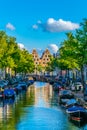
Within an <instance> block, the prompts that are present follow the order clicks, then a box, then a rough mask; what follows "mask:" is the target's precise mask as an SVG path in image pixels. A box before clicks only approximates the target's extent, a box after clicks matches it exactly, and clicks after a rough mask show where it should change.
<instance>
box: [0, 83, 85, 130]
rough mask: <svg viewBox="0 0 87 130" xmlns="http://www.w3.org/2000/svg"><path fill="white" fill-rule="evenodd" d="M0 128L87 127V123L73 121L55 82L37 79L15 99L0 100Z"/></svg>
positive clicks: (59, 129)
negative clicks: (80, 125)
mask: <svg viewBox="0 0 87 130" xmlns="http://www.w3.org/2000/svg"><path fill="white" fill-rule="evenodd" d="M0 130H87V125H85V126H83V127H77V126H75V125H74V124H73V123H71V122H70V121H69V120H68V118H67V114H66V112H65V111H64V110H63V109H62V108H61V107H60V106H59V104H58V93H55V92H53V90H52V86H51V85H49V84H47V83H43V82H35V83H34V85H32V86H30V87H29V88H28V90H27V92H23V93H21V94H20V95H18V96H17V97H16V99H15V101H13V100H11V99H9V100H5V101H4V102H0Z"/></svg>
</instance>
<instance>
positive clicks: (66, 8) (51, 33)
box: [0, 0, 87, 51]
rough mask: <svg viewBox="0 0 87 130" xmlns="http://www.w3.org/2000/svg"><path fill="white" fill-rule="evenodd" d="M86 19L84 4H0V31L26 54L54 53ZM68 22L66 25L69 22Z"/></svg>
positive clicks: (19, 0) (86, 0) (43, 0)
mask: <svg viewBox="0 0 87 130" xmlns="http://www.w3.org/2000/svg"><path fill="white" fill-rule="evenodd" d="M83 18H87V0H1V1H0V30H5V31H6V32H7V34H8V35H11V36H15V37H16V38H17V42H18V43H21V44H23V45H24V46H25V47H26V48H27V49H28V50H29V51H31V50H32V49H33V48H37V49H38V50H44V49H45V48H47V47H48V48H49V47H50V45H52V46H51V49H52V47H53V48H54V49H55V47H56V46H53V45H57V46H60V43H61V41H63V40H64V39H65V32H67V31H72V32H73V31H74V30H75V29H76V28H79V23H80V22H82V19H83ZM68 21H69V22H68Z"/></svg>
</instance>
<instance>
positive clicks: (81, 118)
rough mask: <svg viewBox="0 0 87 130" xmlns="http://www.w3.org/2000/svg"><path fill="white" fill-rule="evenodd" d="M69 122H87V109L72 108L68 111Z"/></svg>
mask: <svg viewBox="0 0 87 130" xmlns="http://www.w3.org/2000/svg"><path fill="white" fill-rule="evenodd" d="M66 112H67V113H68V117H69V120H71V121H74V122H80V123H85V122H86V109H85V108H83V107H81V106H72V107H70V108H68V109H67V110H66Z"/></svg>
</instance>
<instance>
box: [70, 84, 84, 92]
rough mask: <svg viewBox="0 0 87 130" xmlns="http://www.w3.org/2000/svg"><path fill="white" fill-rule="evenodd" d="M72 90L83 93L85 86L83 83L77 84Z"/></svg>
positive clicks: (72, 86)
mask: <svg viewBox="0 0 87 130" xmlns="http://www.w3.org/2000/svg"><path fill="white" fill-rule="evenodd" d="M71 90H73V91H83V85H82V83H81V82H75V83H73V84H72V85H71Z"/></svg>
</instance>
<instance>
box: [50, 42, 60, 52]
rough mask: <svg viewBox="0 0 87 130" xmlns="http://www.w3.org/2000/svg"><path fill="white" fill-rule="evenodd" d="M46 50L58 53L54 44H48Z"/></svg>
mask: <svg viewBox="0 0 87 130" xmlns="http://www.w3.org/2000/svg"><path fill="white" fill-rule="evenodd" d="M48 49H49V50H50V51H51V52H52V53H56V52H57V51H58V49H59V48H58V46H57V45H56V44H50V45H48Z"/></svg>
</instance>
